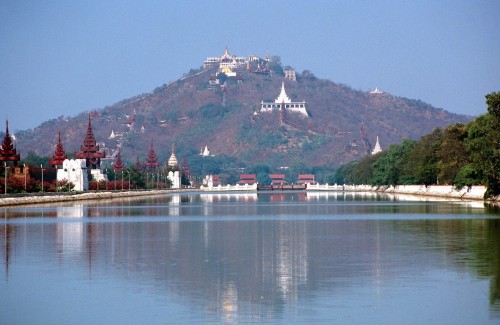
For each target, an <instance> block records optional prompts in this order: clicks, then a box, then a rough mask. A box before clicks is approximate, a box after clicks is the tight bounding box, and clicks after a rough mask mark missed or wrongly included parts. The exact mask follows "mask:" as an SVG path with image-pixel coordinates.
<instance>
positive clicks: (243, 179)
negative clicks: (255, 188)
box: [238, 174, 257, 185]
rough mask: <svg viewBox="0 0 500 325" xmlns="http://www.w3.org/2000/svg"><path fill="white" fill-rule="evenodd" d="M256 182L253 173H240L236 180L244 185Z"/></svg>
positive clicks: (255, 176)
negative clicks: (238, 178)
mask: <svg viewBox="0 0 500 325" xmlns="http://www.w3.org/2000/svg"><path fill="white" fill-rule="evenodd" d="M255 183H257V175H255V174H240V180H239V181H238V184H240V185H244V184H248V185H253V184H255Z"/></svg>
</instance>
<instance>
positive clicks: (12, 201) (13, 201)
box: [0, 189, 195, 207]
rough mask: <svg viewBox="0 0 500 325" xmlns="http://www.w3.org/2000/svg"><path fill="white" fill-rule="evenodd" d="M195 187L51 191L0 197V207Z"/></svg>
mask: <svg viewBox="0 0 500 325" xmlns="http://www.w3.org/2000/svg"><path fill="white" fill-rule="evenodd" d="M193 190H195V189H168V190H145V191H134V190H131V191H123V192H110V191H99V192H85V193H81V192H76V193H67V194H59V195H58V194H56V193H53V192H51V193H50V195H48V194H46V195H26V196H17V197H4V198H2V197H0V207H9V206H18V205H31V204H44V203H59V202H76V201H89V200H110V199H119V198H127V197H141V196H157V195H164V194H170V193H179V192H192V191H193Z"/></svg>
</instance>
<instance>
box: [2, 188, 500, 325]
mask: <svg viewBox="0 0 500 325" xmlns="http://www.w3.org/2000/svg"><path fill="white" fill-rule="evenodd" d="M0 216H1V217H2V220H1V221H0V240H1V253H0V257H1V260H0V324H141V323H142V324H198V323H227V324H243V323H245V324H247V323H280V324H293V323H296V324H318V323H326V324H345V323H355V324H373V323H380V324H499V323H500V212H499V211H498V210H495V209H492V208H489V207H485V206H484V205H483V203H482V202H481V203H478V202H475V203H471V202H458V201H455V202H453V201H429V200H421V199H417V198H415V197H413V198H411V197H403V196H389V195H380V194H354V193H305V192H294V193H260V192H259V193H258V194H257V193H245V194H199V193H182V194H172V195H166V196H156V197H151V198H134V199H123V200H114V201H107V202H103V201H99V202H84V203H81V202H80V203H74V204H68V203H65V204H54V205H42V206H29V207H15V208H6V209H1V208H0Z"/></svg>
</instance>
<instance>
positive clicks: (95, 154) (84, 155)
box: [75, 114, 106, 168]
mask: <svg viewBox="0 0 500 325" xmlns="http://www.w3.org/2000/svg"><path fill="white" fill-rule="evenodd" d="M105 157H106V153H104V152H100V151H99V145H98V144H97V143H96V141H95V138H94V132H93V131H92V124H91V122H90V114H89V124H88V127H87V135H86V136H85V140H84V141H83V145H82V146H80V151H78V152H75V158H77V159H85V160H87V167H91V168H99V167H100V165H101V158H105Z"/></svg>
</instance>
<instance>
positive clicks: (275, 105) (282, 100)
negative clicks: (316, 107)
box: [260, 81, 309, 117]
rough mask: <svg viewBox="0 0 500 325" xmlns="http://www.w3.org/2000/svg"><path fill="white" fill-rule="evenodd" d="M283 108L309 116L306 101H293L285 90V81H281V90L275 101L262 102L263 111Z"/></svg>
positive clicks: (261, 108) (261, 109)
mask: <svg viewBox="0 0 500 325" xmlns="http://www.w3.org/2000/svg"><path fill="white" fill-rule="evenodd" d="M275 109H277V110H282V109H284V110H285V111H287V112H293V113H299V114H301V115H303V116H305V117H308V116H309V114H307V110H306V102H305V101H301V102H292V100H291V99H290V98H289V97H288V95H287V94H286V90H285V82H284V81H283V82H282V83H281V92H280V94H279V96H278V97H277V98H276V99H275V100H274V102H265V101H262V102H261V106H260V111H261V112H262V113H268V112H271V111H273V110H275Z"/></svg>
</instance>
